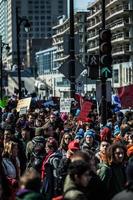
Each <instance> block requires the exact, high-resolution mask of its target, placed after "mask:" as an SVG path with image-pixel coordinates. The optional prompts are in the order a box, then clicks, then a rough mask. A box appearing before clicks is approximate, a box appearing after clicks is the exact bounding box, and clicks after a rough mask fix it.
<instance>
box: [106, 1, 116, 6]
mask: <svg viewBox="0 0 133 200" xmlns="http://www.w3.org/2000/svg"><path fill="white" fill-rule="evenodd" d="M115 3H118V0H113V1H110V2H109V3H107V5H106V8H109V7H110V6H115V5H113V4H115Z"/></svg>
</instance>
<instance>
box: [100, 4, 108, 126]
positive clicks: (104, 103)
mask: <svg viewBox="0 0 133 200" xmlns="http://www.w3.org/2000/svg"><path fill="white" fill-rule="evenodd" d="M102 29H103V30H104V29H105V0H102ZM101 91H102V99H101V124H102V125H103V126H105V125H106V122H107V101H106V93H107V91H106V77H101Z"/></svg>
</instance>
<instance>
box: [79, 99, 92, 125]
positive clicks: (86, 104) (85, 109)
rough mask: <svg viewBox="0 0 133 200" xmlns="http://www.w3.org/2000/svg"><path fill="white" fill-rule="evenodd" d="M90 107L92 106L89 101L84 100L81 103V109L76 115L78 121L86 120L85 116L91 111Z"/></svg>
mask: <svg viewBox="0 0 133 200" xmlns="http://www.w3.org/2000/svg"><path fill="white" fill-rule="evenodd" d="M91 107H92V103H91V102H90V101H84V103H83V105H82V109H81V111H80V114H79V116H78V121H82V122H85V121H86V118H87V116H88V114H89V113H90V111H91Z"/></svg>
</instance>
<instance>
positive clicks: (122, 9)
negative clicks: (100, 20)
mask: <svg viewBox="0 0 133 200" xmlns="http://www.w3.org/2000/svg"><path fill="white" fill-rule="evenodd" d="M128 11H129V10H128V4H126V5H119V6H116V7H114V9H112V10H111V12H108V13H107V14H106V20H109V19H112V18H113V17H116V15H120V14H124V13H127V12H128Z"/></svg>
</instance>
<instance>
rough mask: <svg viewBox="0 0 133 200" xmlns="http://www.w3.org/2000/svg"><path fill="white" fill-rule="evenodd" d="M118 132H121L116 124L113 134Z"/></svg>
mask: <svg viewBox="0 0 133 200" xmlns="http://www.w3.org/2000/svg"><path fill="white" fill-rule="evenodd" d="M120 132H121V130H120V128H119V126H118V125H116V126H115V127H114V136H116V135H118V134H120Z"/></svg>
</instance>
